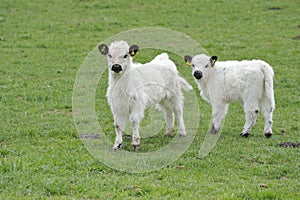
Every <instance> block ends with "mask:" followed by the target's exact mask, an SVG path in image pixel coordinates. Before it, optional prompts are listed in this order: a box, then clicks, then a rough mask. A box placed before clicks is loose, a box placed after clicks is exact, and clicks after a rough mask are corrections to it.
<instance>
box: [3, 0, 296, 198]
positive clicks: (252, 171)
mask: <svg viewBox="0 0 300 200" xmlns="http://www.w3.org/2000/svg"><path fill="white" fill-rule="evenodd" d="M299 16H300V6H299V1H297V0H286V1H280V0H268V1H259V0H250V1H240V0H229V1H225V0H218V1H204V0H201V1H179V0H176V1H168V0H161V1H154V0H149V1H141V0H136V1H121V0H116V1H90V0H73V1H71V0H50V1H37V0H32V1H29V0H24V1H17V0H1V3H0V61H1V62H0V199H3V200H6V199H300V190H299V188H300V148H283V147H280V146H279V144H280V143H282V142H297V143H298V142H300V119H299V116H300V109H299V106H300V98H299V97H300V59H299V58H300V57H299V55H300V39H299V38H300V21H299ZM142 27H161V28H168V29H171V30H175V31H179V32H182V33H184V34H186V35H189V36H190V37H192V38H193V39H194V40H196V41H197V42H198V43H199V44H201V45H202V46H203V48H205V49H206V50H207V52H209V53H210V54H211V55H212V54H215V55H218V58H219V60H230V59H233V60H241V59H254V58H255V59H263V60H266V61H267V62H268V63H270V64H271V65H272V66H273V68H274V71H275V80H274V87H275V99H276V110H275V112H274V127H273V131H274V135H273V136H272V138H270V139H266V138H264V137H263V133H262V130H263V122H262V116H261V115H260V116H259V118H258V121H257V124H256V126H255V128H254V129H253V131H252V135H251V136H249V137H248V138H247V139H245V138H241V137H240V136H239V133H240V131H241V129H242V126H243V122H244V121H243V110H242V108H241V106H240V105H239V104H232V105H231V106H230V109H229V112H228V114H227V116H226V119H225V123H224V127H223V129H222V134H221V137H220V138H219V140H218V143H217V145H216V146H215V148H214V149H213V150H212V151H211V152H210V154H209V155H208V156H206V157H204V158H202V159H199V157H198V151H199V149H200V146H201V143H202V142H203V139H204V137H205V134H206V131H207V130H208V128H209V127H210V119H211V110H210V106H209V105H207V103H206V102H204V101H203V100H202V99H200V97H199V95H198V97H199V100H198V101H199V109H200V110H199V112H200V121H199V129H198V131H197V135H196V137H195V139H194V141H193V143H192V145H191V146H190V147H189V149H188V150H187V151H186V152H185V153H184V154H183V155H182V156H181V157H180V158H179V159H178V160H176V161H175V162H174V163H172V164H170V165H168V166H166V167H165V168H163V169H161V170H158V171H154V172H149V173H141V174H130V173H126V172H120V171H116V170H113V169H111V168H109V167H107V166H105V165H103V164H102V163H101V162H100V161H99V160H97V159H96V158H94V157H93V156H92V155H91V154H90V153H89V151H88V150H87V149H86V148H85V146H84V144H83V143H82V141H81V140H80V139H79V138H78V133H77V131H76V129H75V125H74V121H73V114H74V113H73V112H72V94H73V86H74V82H75V78H76V74H77V72H78V70H79V68H80V66H81V64H82V62H83V61H84V59H85V57H86V56H87V55H88V54H89V52H90V51H91V50H92V49H94V48H95V47H96V46H97V45H98V44H99V43H100V42H101V41H104V40H105V39H106V38H108V37H110V36H112V35H114V34H118V33H120V32H122V31H126V30H130V29H134V28H142ZM133 37H134V36H133ZM155 53H156V52H153V51H151V50H148V51H144V52H143V51H141V52H140V53H138V54H137V56H136V61H140V62H146V61H148V60H150V59H151V58H152V57H153V56H154V55H155ZM195 54H197V52H195ZM99 56H100V54H99ZM171 56H172V57H171V58H172V59H174V60H175V62H176V63H177V65H178V68H179V71H180V72H181V74H182V75H183V76H184V77H185V78H186V79H187V80H188V81H189V82H190V83H191V84H192V85H193V86H194V90H195V92H196V93H197V94H199V93H198V91H197V90H196V86H195V84H194V82H193V79H192V77H191V74H190V70H189V69H188V68H187V67H186V66H185V64H184V61H183V59H182V58H180V57H179V56H177V55H173V54H171ZM103 64H105V63H103ZM103 76H104V77H106V76H107V74H104V75H103ZM106 86H107V82H106V80H105V79H104V80H101V82H99V85H98V88H97V95H96V97H97V99H96V109H97V115H98V119H99V123H100V124H101V125H102V127H104V129H105V131H106V132H107V134H108V135H109V138H110V139H111V140H113V139H114V130H113V122H112V120H111V119H112V115H111V113H110V111H109V107H108V105H107V103H106V99H105V97H104V94H105V90H106ZM103 113H104V114H103ZM163 140H164V139H161V138H160V137H156V138H153V139H152V140H151V139H146V140H143V141H142V147H141V148H142V151H145V152H147V151H148V150H151V148H159V145H156V146H155V144H161V145H165V144H166V143H167V142H168V140H165V141H163ZM127 142H128V143H127V144H126V145H127V148H128V149H126V150H130V148H129V145H130V141H127ZM153 145H154V147H153Z"/></svg>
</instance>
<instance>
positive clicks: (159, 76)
mask: <svg viewBox="0 0 300 200" xmlns="http://www.w3.org/2000/svg"><path fill="white" fill-rule="evenodd" d="M128 51H129V45H128V44H127V43H126V42H125V41H116V42H113V43H111V45H110V46H109V51H108V69H109V86H108V89H107V100H108V103H109V105H110V107H111V111H112V113H113V116H114V125H115V131H116V139H115V143H114V147H113V148H114V149H118V148H121V145H122V132H123V131H124V130H125V126H126V121H127V118H128V116H129V121H130V123H131V125H132V128H133V135H132V145H133V147H134V148H136V147H139V145H140V135H139V125H140V122H141V120H142V119H143V117H144V111H145V109H146V108H148V107H149V106H150V105H153V104H159V105H160V106H161V107H162V108H163V109H164V113H165V118H166V135H172V133H173V131H174V122H173V113H174V114H175V116H176V118H177V120H178V134H179V136H185V135H186V130H185V125H184V121H183V95H182V92H181V88H183V89H186V88H191V86H190V85H189V84H188V83H187V82H186V81H185V80H184V79H183V78H181V77H180V76H179V75H178V72H177V70H174V69H172V68H170V67H169V66H166V65H165V64H157V63H146V64H133V63H132V58H131V57H130V56H128V57H126V58H124V55H129V52H128ZM114 64H118V65H121V66H122V71H121V72H119V73H115V72H114V71H112V66H113V65H114ZM175 67H176V66H175ZM182 79H183V80H184V82H185V83H183V81H182Z"/></svg>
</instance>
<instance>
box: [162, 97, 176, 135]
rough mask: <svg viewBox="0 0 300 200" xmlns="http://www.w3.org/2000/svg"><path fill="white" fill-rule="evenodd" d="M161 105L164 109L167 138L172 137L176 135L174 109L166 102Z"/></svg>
mask: <svg viewBox="0 0 300 200" xmlns="http://www.w3.org/2000/svg"><path fill="white" fill-rule="evenodd" d="M160 105H161V106H162V107H163V109H164V115H165V120H166V132H165V136H172V135H173V133H174V114H173V111H172V107H171V106H170V105H169V104H168V102H166V101H162V102H161V103H160Z"/></svg>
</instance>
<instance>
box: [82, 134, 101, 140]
mask: <svg viewBox="0 0 300 200" xmlns="http://www.w3.org/2000/svg"><path fill="white" fill-rule="evenodd" d="M78 137H79V138H91V139H97V138H99V137H100V135H99V134H81V135H79V136H78Z"/></svg>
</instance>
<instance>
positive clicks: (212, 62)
mask: <svg viewBox="0 0 300 200" xmlns="http://www.w3.org/2000/svg"><path fill="white" fill-rule="evenodd" d="M217 60H218V57H217V56H212V57H211V58H210V60H209V61H210V64H211V66H212V67H213V66H214V65H215V63H216V61H217Z"/></svg>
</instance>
